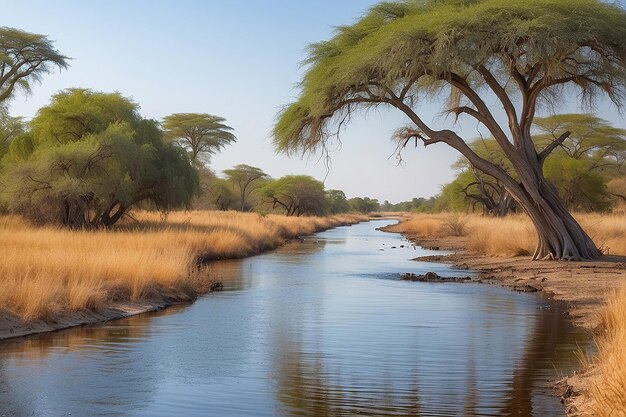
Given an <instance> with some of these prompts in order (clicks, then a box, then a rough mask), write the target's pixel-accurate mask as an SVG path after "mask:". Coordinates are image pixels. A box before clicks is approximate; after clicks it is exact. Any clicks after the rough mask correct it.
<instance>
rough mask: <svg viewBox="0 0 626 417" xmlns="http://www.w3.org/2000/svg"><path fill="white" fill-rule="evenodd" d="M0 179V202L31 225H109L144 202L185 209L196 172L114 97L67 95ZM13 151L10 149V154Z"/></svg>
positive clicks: (56, 100)
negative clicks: (4, 203) (25, 216)
mask: <svg viewBox="0 0 626 417" xmlns="http://www.w3.org/2000/svg"><path fill="white" fill-rule="evenodd" d="M25 138H26V139H24V140H23V141H20V140H19V139H18V140H15V141H14V142H13V143H12V144H11V145H12V147H13V146H14V144H16V143H17V144H20V143H22V142H23V143H28V144H29V146H26V145H20V147H19V149H20V152H11V153H10V159H9V161H8V163H7V165H6V166H5V167H4V168H3V170H2V173H1V174H2V175H0V183H1V185H2V186H0V198H2V199H3V200H5V202H6V204H7V205H8V207H9V208H10V209H11V210H13V211H16V212H20V213H23V214H25V215H27V216H29V217H30V218H32V219H33V220H35V221H38V222H46V221H53V222H59V223H62V224H65V225H69V226H73V227H101V226H110V225H112V224H114V223H115V222H117V221H118V220H119V219H120V218H121V217H122V216H123V215H124V213H126V211H127V210H128V209H129V208H131V207H132V206H135V205H137V204H139V203H141V202H149V203H151V204H153V205H154V206H155V207H157V208H159V209H163V210H167V209H170V208H174V207H179V206H183V205H186V204H189V202H190V200H191V197H192V196H193V194H194V193H195V192H196V191H197V181H198V179H197V174H196V172H195V170H194V169H193V168H192V166H191V164H190V162H189V159H188V158H187V155H186V154H185V152H184V151H182V150H181V149H179V148H178V147H175V146H173V145H171V144H167V143H165V142H164V141H163V138H162V132H161V130H160V129H159V128H158V125H157V123H156V122H155V121H153V120H146V119H143V118H141V116H140V115H139V113H138V106H137V104H135V103H133V102H132V101H131V100H129V99H127V98H125V97H123V96H121V95H120V94H119V93H108V94H107V93H100V92H95V91H92V90H85V89H70V90H64V91H62V92H60V93H58V94H56V95H55V96H53V98H52V102H51V103H50V105H48V106H46V107H44V108H42V109H40V110H39V112H38V113H37V116H36V117H35V118H34V119H33V120H32V122H31V131H30V132H28V135H27V136H25ZM11 150H12V151H13V148H12V149H11Z"/></svg>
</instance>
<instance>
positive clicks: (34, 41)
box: [0, 26, 69, 103]
mask: <svg viewBox="0 0 626 417" xmlns="http://www.w3.org/2000/svg"><path fill="white" fill-rule="evenodd" d="M68 59H69V58H68V57H66V56H64V55H61V53H59V51H57V50H56V49H55V48H54V47H53V45H52V41H51V40H49V39H48V37H47V36H45V35H37V34H34V33H28V32H24V31H22V30H19V29H14V28H10V27H6V26H3V27H0V103H2V102H4V101H6V100H8V99H10V98H11V96H12V95H13V93H14V92H15V91H16V89H20V88H21V89H23V90H25V91H27V92H28V91H30V87H31V84H32V82H37V81H39V80H41V77H42V76H43V75H44V74H48V73H50V72H51V71H52V70H53V69H54V68H55V67H56V68H59V69H65V68H67V67H68V64H67V61H68Z"/></svg>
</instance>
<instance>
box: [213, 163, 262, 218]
mask: <svg viewBox="0 0 626 417" xmlns="http://www.w3.org/2000/svg"><path fill="white" fill-rule="evenodd" d="M223 172H224V174H225V175H226V179H227V180H228V181H231V182H232V183H233V184H235V186H236V189H237V190H238V191H239V210H240V211H245V210H247V209H248V207H247V205H246V200H247V199H248V197H249V196H250V193H252V191H253V190H254V189H255V188H256V187H257V186H258V185H259V184H260V183H262V182H263V181H262V180H264V179H268V178H269V175H267V174H266V173H265V172H263V170H262V169H261V168H257V167H252V166H250V165H245V164H239V165H236V166H235V167H233V168H231V169H225V170H224V171H223Z"/></svg>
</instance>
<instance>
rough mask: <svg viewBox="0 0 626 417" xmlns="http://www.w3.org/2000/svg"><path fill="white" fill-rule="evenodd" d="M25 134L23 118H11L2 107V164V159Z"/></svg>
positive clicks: (0, 117) (0, 133) (0, 134)
mask: <svg viewBox="0 0 626 417" xmlns="http://www.w3.org/2000/svg"><path fill="white" fill-rule="evenodd" d="M24 133H25V125H24V121H23V120H22V118H21V117H11V116H9V113H8V111H7V109H6V107H3V106H0V164H1V161H2V158H3V157H4V156H5V155H6V154H7V153H8V152H9V149H10V146H11V143H12V142H13V141H14V140H15V139H16V138H17V137H19V136H21V135H23V134H24ZM0 166H1V165H0Z"/></svg>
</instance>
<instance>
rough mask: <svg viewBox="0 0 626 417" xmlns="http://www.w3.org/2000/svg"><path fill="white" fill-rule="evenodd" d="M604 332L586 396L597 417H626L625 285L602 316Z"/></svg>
mask: <svg viewBox="0 0 626 417" xmlns="http://www.w3.org/2000/svg"><path fill="white" fill-rule="evenodd" d="M602 324H603V327H602V328H603V329H604V333H603V334H601V335H600V336H599V337H598V339H597V344H598V353H597V355H596V357H595V359H594V363H595V365H596V366H597V368H598V373H597V376H596V377H595V378H594V379H593V382H592V386H591V389H589V390H588V392H587V396H588V398H589V400H590V403H591V408H592V410H593V412H594V415H596V416H598V417H609V416H611V417H624V416H626V360H625V358H626V285H624V286H622V287H621V288H620V289H619V290H618V291H617V292H615V293H614V294H612V295H611V296H610V297H609V299H608V302H607V305H606V307H605V308H604V310H603V314H602Z"/></svg>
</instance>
